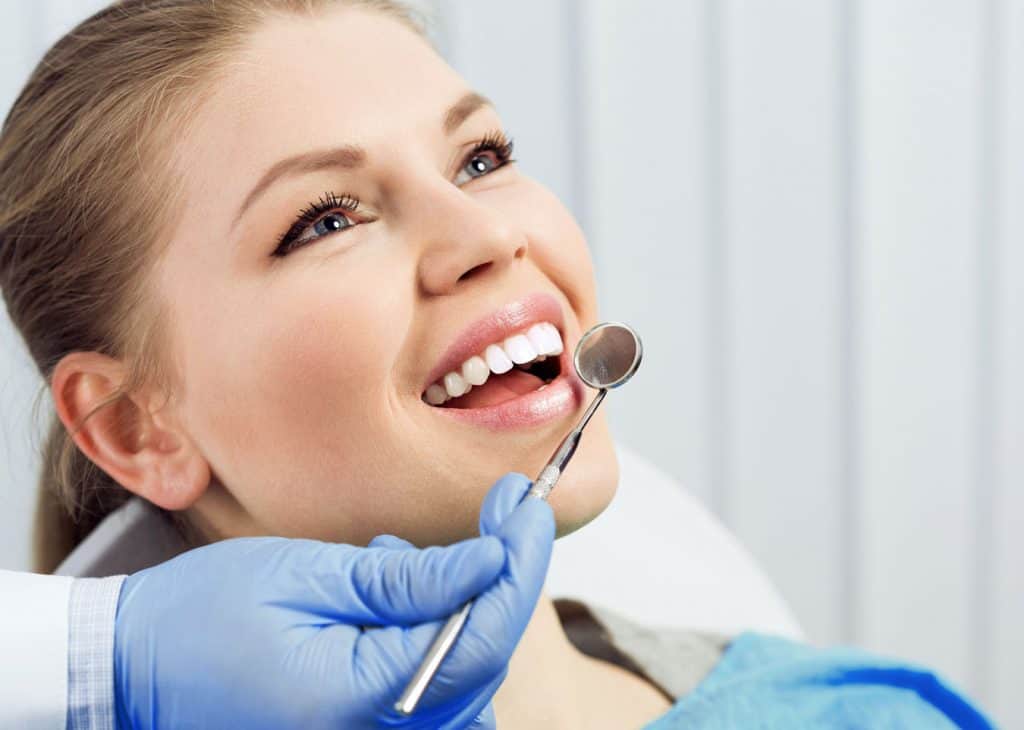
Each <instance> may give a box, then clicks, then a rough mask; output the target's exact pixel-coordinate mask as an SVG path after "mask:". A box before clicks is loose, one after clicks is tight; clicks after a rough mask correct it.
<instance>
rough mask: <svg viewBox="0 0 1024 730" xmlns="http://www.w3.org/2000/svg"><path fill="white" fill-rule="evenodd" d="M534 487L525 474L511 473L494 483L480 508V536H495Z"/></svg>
mask: <svg viewBox="0 0 1024 730" xmlns="http://www.w3.org/2000/svg"><path fill="white" fill-rule="evenodd" d="M532 486H533V482H531V481H530V479H529V478H528V477H527V476H526V475H525V474H520V473H519V472H515V471H513V472H509V473H508V474H505V475H504V476H502V477H501V478H500V479H499V480H498V481H496V482H495V483H494V485H493V486H492V487H491V489H490V491H488V492H487V496H485V497H484V503H483V506H481V508H480V534H481V535H493V534H495V533H496V532H497V531H498V528H500V527H501V523H502V522H504V521H505V518H506V517H508V516H509V515H510V514H511V513H512V510H514V509H515V508H516V507H517V506H518V505H519V503H520V502H521V501H522V499H523V497H524V496H525V495H526V493H527V492H528V491H529V490H530V487H532Z"/></svg>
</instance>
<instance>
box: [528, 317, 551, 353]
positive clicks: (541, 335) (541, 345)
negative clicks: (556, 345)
mask: <svg viewBox="0 0 1024 730" xmlns="http://www.w3.org/2000/svg"><path fill="white" fill-rule="evenodd" d="M526 339H528V340H529V341H530V344H531V345H533V349H534V350H536V351H537V354H538V355H542V354H547V351H548V350H549V349H551V337H550V335H548V333H547V331H546V330H545V329H544V325H542V324H539V323H538V324H535V325H533V327H531V328H530V329H529V330H527V331H526Z"/></svg>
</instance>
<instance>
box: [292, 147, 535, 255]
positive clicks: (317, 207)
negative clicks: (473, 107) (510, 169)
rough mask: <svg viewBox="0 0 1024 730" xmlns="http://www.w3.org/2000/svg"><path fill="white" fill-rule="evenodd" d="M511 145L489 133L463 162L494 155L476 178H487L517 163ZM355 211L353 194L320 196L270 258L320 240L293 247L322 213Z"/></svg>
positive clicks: (302, 212) (304, 212) (298, 218)
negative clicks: (492, 163) (495, 161)
mask: <svg viewBox="0 0 1024 730" xmlns="http://www.w3.org/2000/svg"><path fill="white" fill-rule="evenodd" d="M514 145H515V141H514V140H513V139H512V138H510V137H507V136H506V135H505V133H504V132H501V131H493V132H490V133H488V134H487V136H485V137H484V138H483V139H482V140H480V141H479V142H477V143H476V145H474V146H473V149H472V150H470V151H469V153H468V154H467V155H466V158H465V159H466V162H469V161H470V160H472V159H473V158H474V157H476V156H478V155H480V154H481V153H483V152H494V153H495V156H496V157H497V159H498V164H497V165H495V166H494V167H493V168H492V169H490V170H488V171H487V172H486V173H484V174H483V175H480V176H479V177H486V176H487V175H490V174H491V173H492V172H495V171H496V170H499V169H501V168H502V167H504V166H505V165H507V164H509V163H511V162H515V161H516V160H514V159H513V158H512V149H513V146H514ZM466 162H464V163H463V167H465V165H466ZM459 170H460V172H461V170H462V168H459ZM358 209H359V198H357V197H356V196H355V195H348V194H346V195H342V196H341V198H340V199H339V198H338V197H337V196H335V194H334V193H330V192H328V193H324V194H323V195H322V196H321V197H320V200H318V201H317V202H315V203H310V204H309V206H308V207H307V208H305V209H304V210H302V211H301V212H299V214H298V217H297V218H296V220H295V222H294V223H293V224H292V225H291V227H290V228H289V229H288V230H287V231H285V232H284V233H283V234H282V235H281V236H280V237H279V238H278V239H277V246H276V247H275V249H274V253H273V254H272V255H273V256H276V257H284V256H287V255H288V254H289V253H291V252H292V251H294V250H295V249H296V248H301V247H302V246H305V245H306V243H311V242H313V241H317V240H319V239H317V238H313V239H309V240H307V241H305V242H303V243H300V244H298V245H296V246H293V245H292V244H293V243H295V241H296V239H297V238H298V237H299V234H300V233H302V232H303V231H304V230H306V227H307V226H309V225H312V224H315V223H319V222H320V219H321V217H324V214H326V213H333V212H335V211H339V210H341V211H345V212H346V213H355V212H356V211H357V210H358ZM352 227H354V226H347V227H346V228H342V229H340V230H338V231H335V233H340V232H341V231H344V230H347V228H352ZM328 235H329V234H328ZM326 237H327V236H326V235H324V236H321V237H320V238H326Z"/></svg>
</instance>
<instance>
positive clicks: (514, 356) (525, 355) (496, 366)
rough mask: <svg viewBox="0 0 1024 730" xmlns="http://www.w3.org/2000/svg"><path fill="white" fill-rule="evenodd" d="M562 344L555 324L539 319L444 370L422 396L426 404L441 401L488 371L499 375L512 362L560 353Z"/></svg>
mask: <svg viewBox="0 0 1024 730" xmlns="http://www.w3.org/2000/svg"><path fill="white" fill-rule="evenodd" d="M562 348H563V346H562V335H561V333H559V331H558V328H557V327H555V326H554V325H553V324H551V323H550V322H539V323H537V324H535V325H533V326H532V327H530V329H529V330H527V331H526V332H525V333H520V334H516V335H512V336H511V337H508V338H506V339H505V340H504V341H503V342H501V343H497V344H493V345H488V346H487V348H486V349H485V350H484V352H483V353H482V354H481V355H474V356H473V357H471V358H469V359H468V360H466V361H465V362H463V363H462V366H461V367H460V369H459V371H458V372H456V371H452V372H449V373H447V374H446V375H445V376H444V378H442V380H441V381H440V382H438V383H434V384H433V385H431V386H430V387H429V388H427V391H426V393H424V394H423V400H425V401H426V402H427V403H429V404H430V405H434V406H439V405H442V404H443V403H444V402H445V401H447V400H450V399H451V398H458V397H459V396H462V395H465V394H466V393H468V392H469V391H470V390H471V389H472V388H473V386H476V385H483V384H484V383H486V382H487V379H488V378H489V377H490V374H491V373H495V374H497V375H501V374H502V373H507V372H508V371H509V370H511V369H512V368H513V367H514V366H516V365H525V364H527V363H530V362H533V361H534V360H545V359H547V357H548V356H555V355H560V354H562ZM541 387H542V388H543V387H544V386H541Z"/></svg>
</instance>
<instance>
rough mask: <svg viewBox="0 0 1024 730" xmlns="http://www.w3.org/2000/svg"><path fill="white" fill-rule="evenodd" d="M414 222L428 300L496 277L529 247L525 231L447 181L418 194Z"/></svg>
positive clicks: (419, 270) (418, 271) (419, 274)
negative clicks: (466, 283)
mask: <svg viewBox="0 0 1024 730" xmlns="http://www.w3.org/2000/svg"><path fill="white" fill-rule="evenodd" d="M412 220H414V221H415V223H413V227H414V229H416V230H417V233H416V235H417V237H418V238H419V239H420V240H419V243H420V246H419V251H420V260H419V265H418V270H417V274H418V277H419V282H420V286H421V288H422V290H423V291H424V293H426V294H430V295H445V294H450V293H452V291H454V289H455V287H456V286H458V284H459V283H460V282H462V281H465V280H468V279H471V278H476V277H479V276H481V275H483V274H484V273H486V272H490V273H491V274H492V275H494V274H496V273H497V272H498V271H500V270H502V269H504V268H506V267H508V266H510V265H512V264H514V263H515V262H516V260H518V259H523V258H524V257H525V256H526V252H527V249H528V247H529V244H528V243H527V238H526V235H525V233H524V231H523V230H522V229H521V228H520V227H518V226H516V225H515V223H514V222H513V221H510V220H509V219H508V218H507V217H506V216H505V215H504V214H503V213H502V212H501V211H500V210H498V209H496V208H495V207H493V206H490V205H487V204H486V203H485V202H483V201H482V200H480V198H479V197H477V196H474V195H473V194H472V193H471V192H467V191H465V190H463V189H462V188H460V187H458V186H455V185H452V184H451V183H450V182H447V181H442V182H440V183H439V184H433V185H431V186H430V188H429V190H427V189H424V188H421V189H420V190H419V191H418V194H417V195H416V210H415V212H414V215H413V217H412Z"/></svg>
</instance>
